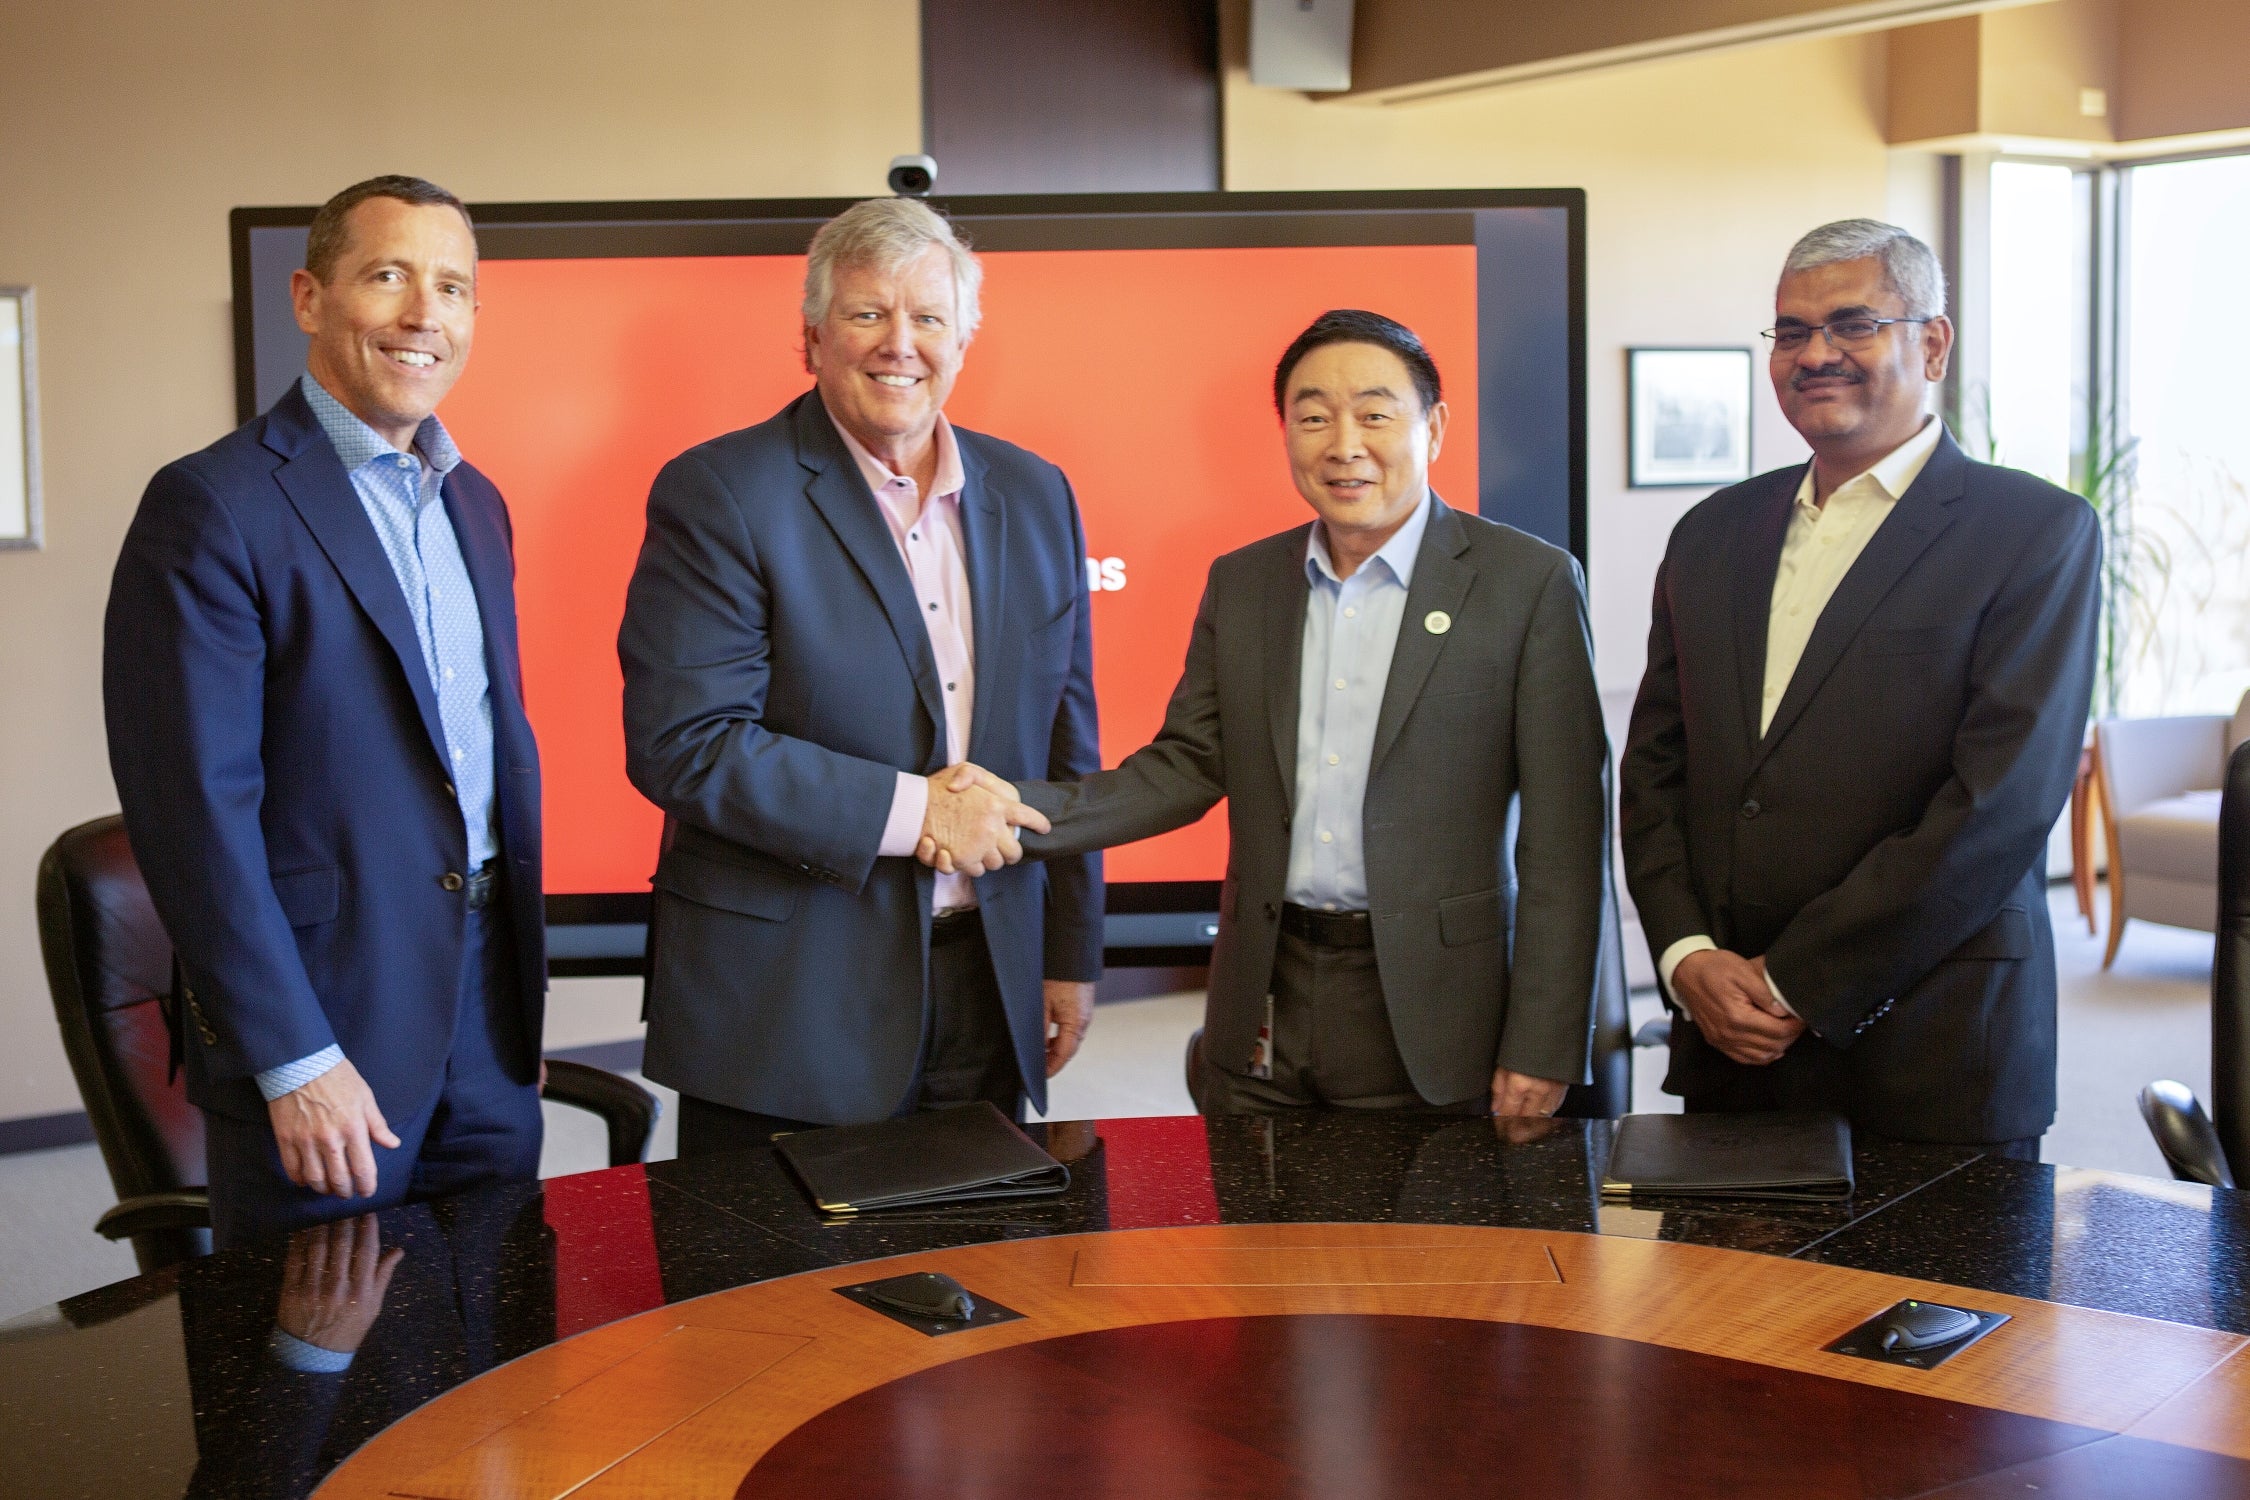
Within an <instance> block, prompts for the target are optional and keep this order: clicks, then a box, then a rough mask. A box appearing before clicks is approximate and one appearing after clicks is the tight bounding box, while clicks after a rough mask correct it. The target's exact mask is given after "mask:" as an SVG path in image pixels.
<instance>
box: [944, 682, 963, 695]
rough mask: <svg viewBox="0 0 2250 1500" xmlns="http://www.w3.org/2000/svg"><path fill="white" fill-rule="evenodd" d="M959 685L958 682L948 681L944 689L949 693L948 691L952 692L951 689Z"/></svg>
mask: <svg viewBox="0 0 2250 1500" xmlns="http://www.w3.org/2000/svg"><path fill="white" fill-rule="evenodd" d="M960 685H961V684H959V683H958V682H949V683H947V684H946V685H945V690H946V691H947V692H949V693H950V692H952V691H953V690H954V689H955V688H957V687H959V686H960Z"/></svg>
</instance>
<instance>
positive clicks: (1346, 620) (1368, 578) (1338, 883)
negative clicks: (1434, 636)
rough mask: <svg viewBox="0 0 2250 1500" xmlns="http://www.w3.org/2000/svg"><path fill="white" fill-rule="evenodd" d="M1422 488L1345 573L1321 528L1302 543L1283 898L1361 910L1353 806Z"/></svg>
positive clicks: (1416, 541) (1415, 548) (1422, 525)
mask: <svg viewBox="0 0 2250 1500" xmlns="http://www.w3.org/2000/svg"><path fill="white" fill-rule="evenodd" d="M1440 503H1441V502H1440V501H1439V500H1438V499H1437V497H1436V496H1434V495H1433V496H1431V497H1430V498H1429V499H1428V500H1427V501H1425V502H1424V503H1423V504H1422V505H1421V507H1420V508H1419V509H1417V510H1416V511H1415V512H1414V514H1413V515H1411V516H1409V517H1407V520H1406V524H1405V525H1403V526H1401V527H1399V529H1398V530H1397V531H1395V532H1393V533H1392V534H1391V539H1390V540H1389V541H1387V542H1385V543H1383V545H1382V547H1381V548H1380V549H1378V550H1377V551H1376V553H1375V555H1374V556H1373V557H1371V558H1369V559H1368V560H1367V561H1366V562H1364V563H1361V564H1360V565H1359V567H1358V568H1357V569H1356V570H1355V571H1354V572H1353V573H1352V576H1351V577H1349V578H1338V577H1337V576H1336V565H1335V563H1334V561H1333V560H1332V559H1331V558H1330V556H1329V552H1328V534H1327V528H1326V527H1325V526H1322V525H1320V524H1317V523H1316V524H1315V525H1314V526H1313V529H1312V541H1311V544H1310V545H1308V546H1307V547H1306V549H1305V579H1306V581H1307V582H1308V583H1309V584H1311V586H1312V588H1311V592H1310V593H1309V594H1308V595H1307V597H1306V599H1305V641H1304V645H1305V653H1304V660H1303V663H1302V665H1301V666H1300V668H1299V671H1298V678H1297V795H1296V804H1295V807H1294V809H1293V813H1292V816H1291V818H1290V823H1289V874H1288V879H1287V881H1286V882H1285V883H1284V885H1283V888H1282V894H1283V896H1284V897H1285V898H1286V899H1287V900H1289V901H1293V902H1295V903H1296V904H1297V905H1299V906H1308V907H1312V908H1314V909H1315V910H1319V911H1365V910H1366V909H1367V856H1366V845H1365V844H1364V842H1363V841H1362V839H1361V821H1360V820H1361V811H1362V806H1363V804H1364V803H1365V802H1366V801H1367V772H1368V768H1369V762H1370V761H1371V760H1372V759H1373V758H1374V754H1375V720H1376V718H1377V717H1378V716H1379V715H1380V714H1381V712H1382V709H1383V689H1384V687H1385V686H1386V685H1387V684H1388V683H1389V682H1390V678H1391V653H1392V651H1393V650H1394V649H1396V647H1397V645H1398V632H1399V620H1400V617H1401V616H1402V615H1404V614H1405V612H1406V591H1407V589H1408V587H1409V586H1411V585H1412V584H1413V582H1414V558H1415V554H1416V553H1418V552H1419V551H1421V548H1422V533H1423V532H1424V531H1426V530H1428V529H1429V524H1430V507H1431V506H1433V505H1437V504H1440Z"/></svg>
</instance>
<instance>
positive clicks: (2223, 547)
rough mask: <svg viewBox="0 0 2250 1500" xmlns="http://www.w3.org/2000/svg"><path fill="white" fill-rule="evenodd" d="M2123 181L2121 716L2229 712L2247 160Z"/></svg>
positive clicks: (2243, 544)
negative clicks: (2126, 610) (2125, 516)
mask: <svg viewBox="0 0 2250 1500" xmlns="http://www.w3.org/2000/svg"><path fill="white" fill-rule="evenodd" d="M2124 177H2125V190H2124V205H2125V215H2126V217H2125V227H2124V234H2123V249H2124V258H2123V266H2122V270H2121V278H2120V279H2121V286H2120V292H2121V297H2122V310H2123V327H2124V337H2123V340H2122V350H2121V353H2122V361H2121V363H2122V369H2121V370H2120V376H2121V379H2122V381H2123V386H2124V391H2123V395H2124V403H2123V409H2124V425H2125V427H2126V429H2127V431H2128V432H2129V434H2130V436H2131V438H2132V440H2133V442H2134V450H2133V453H2132V461H2133V464H2134V466H2135V470H2136V474H2137V485H2136V488H2135V500H2134V504H2133V508H2132V532H2133V566H2132V574H2131V576H2132V579H2133V600H2132V608H2131V620H2132V628H2131V630H2130V632H2129V634H2128V638H2127V649H2126V654H2125V660H2124V662H2123V663H2122V668H2123V670H2122V673H2121V677H2122V687H2123V701H2122V711H2123V712H2124V713H2126V714H2128V715H2132V716H2136V717H2139V716H2146V715H2155V714H2183V713H2232V712H2233V711H2234V707H2235V704H2236V702H2237V701H2238V700H2239V699H2240V698H2241V697H2242V694H2243V692H2244V690H2245V689H2250V491H2246V489H2245V485H2246V483H2250V357H2245V355H2244V353H2243V350H2242V345H2241V342H2240V338H2239V335H2238V334H2237V332H2236V331H2235V330H2234V329H2233V328H2232V327H2230V326H2229V323H2230V319H2229V313H2230V311H2231V309H2232V308H2233V305H2234V302H2235V298H2236V295H2237V293H2238V292H2239V290H2240V289H2241V287H2242V285H2243V281H2244V271H2243V268H2244V255H2245V253H2246V252H2245V248H2244V247H2245V246H2250V156H2228V157H2215V158H2209V159H2205V160H2200V161H2183V162H2167V163H2162V164H2158V165H2152V166H2143V167H2133V168H2129V169H2127V171H2126V172H2125V174H2124Z"/></svg>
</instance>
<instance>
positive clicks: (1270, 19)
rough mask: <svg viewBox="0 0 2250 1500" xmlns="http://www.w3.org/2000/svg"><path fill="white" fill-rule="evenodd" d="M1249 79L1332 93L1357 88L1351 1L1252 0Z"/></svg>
mask: <svg viewBox="0 0 2250 1500" xmlns="http://www.w3.org/2000/svg"><path fill="white" fill-rule="evenodd" d="M1250 81H1251V82H1252V83H1255V84H1258V85H1260V86H1261V87H1264V88H1269V89H1304V90H1306V91H1308V92H1315V93H1333V92H1335V91H1337V90H1339V89H1348V88H1350V87H1351V86H1352V0H1251V5H1250Z"/></svg>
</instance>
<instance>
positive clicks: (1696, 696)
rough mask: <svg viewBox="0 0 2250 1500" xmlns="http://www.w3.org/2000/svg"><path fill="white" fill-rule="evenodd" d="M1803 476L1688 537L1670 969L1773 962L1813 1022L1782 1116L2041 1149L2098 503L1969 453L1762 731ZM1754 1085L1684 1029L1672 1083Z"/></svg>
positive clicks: (1630, 865)
mask: <svg viewBox="0 0 2250 1500" xmlns="http://www.w3.org/2000/svg"><path fill="white" fill-rule="evenodd" d="M1804 472H1805V471H1804V468H1803V466H1802V465H1799V466H1797V467H1795V468H1790V469H1782V470H1777V471H1775V472H1773V473H1770V474H1763V475H1760V476H1759V477H1757V478H1755V479H1752V480H1749V481H1747V482H1745V483H1743V484H1738V485H1735V486H1734V487H1732V488H1731V489H1725V490H1721V491H1719V492H1718V493H1717V494H1715V495H1713V496H1711V498H1709V499H1708V500H1705V501H1704V502H1703V503H1702V504H1700V505H1698V506H1696V507H1695V509H1693V510H1691V511H1689V512H1688V513H1687V515H1686V516H1685V517H1684V518H1682V519H1681V521H1680V523H1679V525H1678V526H1676V527H1675V528H1673V531H1672V539H1671V543H1670V545H1669V546H1668V547H1667V549H1666V551H1665V555H1664V564H1663V567H1662V568H1661V569H1660V570H1659V572H1658V573H1657V579H1656V603H1655V610H1654V619H1653V623H1652V625H1651V627H1650V630H1649V648H1648V671H1647V675H1646V676H1645V677H1643V678H1642V680H1641V689H1640V696H1639V699H1638V701H1637V702H1636V703H1635V704H1634V706H1633V721H1632V730H1631V733H1630V735H1629V736H1628V739H1627V744H1626V750H1625V757H1624V760H1623V762H1622V775H1621V778H1620V779H1621V782H1622V792H1623V816H1622V823H1623V832H1624V844H1625V868H1626V880H1627V882H1628V883H1629V884H1630V885H1631V887H1632V891H1633V900H1634V903H1635V904H1636V905H1637V906H1638V907H1639V908H1640V916H1641V925H1642V926H1643V928H1645V929H1646V931H1647V933H1648V941H1649V951H1650V952H1651V953H1652V954H1655V955H1661V954H1662V953H1663V952H1664V950H1665V949H1666V948H1668V947H1670V946H1671V945H1672V944H1673V943H1675V942H1677V941H1679V940H1680V939H1681V938H1683V937H1688V936H1692V935H1694V934H1696V933H1705V934H1708V935H1709V936H1710V937H1712V938H1713V939H1714V940H1715V941H1716V942H1717V943H1718V944H1719V946H1720V947H1722V948H1727V949H1731V950H1732V951H1734V952H1737V953H1740V954H1743V955H1745V956H1756V955H1759V954H1763V955H1764V956H1765V958H1766V962H1767V967H1768V970H1769V972H1771V974H1772V975H1773V979H1774V983H1775V984H1777V985H1778V986H1780V989H1781V993H1782V994H1783V995H1784V996H1785V997H1787V999H1788V1001H1789V1003H1790V1005H1791V1007H1792V1008H1794V1009H1795V1010H1796V1012H1797V1013H1798V1015H1800V1016H1802V1017H1803V1018H1804V1020H1805V1022H1806V1024H1807V1026H1808V1027H1810V1031H1809V1033H1808V1034H1807V1035H1805V1036H1804V1037H1801V1038H1799V1039H1798V1041H1797V1043H1796V1044H1795V1045H1794V1046H1792V1047H1791V1048H1790V1050H1789V1052H1788V1053H1787V1054H1786V1055H1785V1056H1784V1057H1783V1058H1782V1059H1781V1060H1780V1061H1779V1062H1777V1063H1775V1064H1773V1065H1772V1068H1771V1069H1770V1073H1769V1078H1768V1080H1766V1081H1770V1083H1771V1084H1772V1089H1773V1094H1774V1097H1775V1098H1776V1099H1777V1100H1778V1101H1779V1102H1780V1103H1782V1104H1783V1105H1785V1106H1789V1107H1802V1108H1822V1109H1835V1110H1839V1111H1841V1112H1844V1113H1847V1114H1849V1115H1850V1116H1851V1117H1852V1119H1853V1120H1854V1122H1855V1123H1857V1124H1859V1125H1862V1126H1864V1127H1866V1128H1868V1129H1871V1130H1875V1131H1879V1132H1881V1133H1882V1134H1885V1135H1891V1136H1898V1137H1903V1138H1905V1139H1909V1140H1935V1141H2008V1140H2016V1139H2020V1138H2022V1137H2024V1136H2031V1135H2037V1134H2039V1133H2040V1132H2041V1131H2043V1130H2045V1129H2046V1128H2047V1126H2048V1124H2049V1123H2050V1122H2052V1120H2053V1118H2054V1109H2055V951H2054V942H2053V938H2052V935H2051V932H2050V929H2049V926H2048V921H2047V897H2046V849H2047V836H2048V833H2049V831H2050V830H2052V829H2053V828H2054V826H2055V820H2056V818H2057V817H2058V816H2059V815H2060V814H2061V811H2062V806H2063V802H2064V800H2065V799H2066V798H2067V797H2068V796H2069V795H2070V785H2071V781H2072V778H2073V777H2074V776H2075V775H2076V773H2077V769H2078V753H2079V747H2080V745H2081V744H2082V743H2083V741H2084V737H2085V732H2086V710H2087V704H2088V701H2089V699H2090V697H2091V694H2092V689H2093V679H2094V639H2095V636H2094V632H2095V623H2096V618H2097V615H2098V583H2099V578H2100V572H2101V535H2100V527H2099V526H2098V525H2097V523H2096V519H2095V516H2094V512H2093V509H2092V507H2090V506H2088V505H2087V504H2086V502H2085V501H2083V500H2081V499H2079V498H2078V497H2077V496H2075V495H2072V494H2069V493H2067V492H2065V491H2063V490H2059V489H2057V488H2056V487H2055V486H2053V485H2051V484H2048V483H2046V482H2044V481H2042V480H2039V479H2035V478H2033V477H2032V476H2031V475H2029V474H2022V473H2018V472H2016V471H2015V470H2013V469H2003V468H1996V467H1994V466H1992V465H1990V464H1980V463H1975V462H1972V461H1971V460H1969V459H1968V458H1967V457H1965V456H1964V455H1963V454H1962V452H1961V450H1960V449H1959V448H1958V447H1956V446H1955V445H1954V443H1953V440H1952V439H1951V438H1950V437H1941V438H1940V439H1939V441H1938V446H1937V449H1936V451H1935V452H1933V453H1932V454H1931V455H1930V459H1929V462H1928V463H1927V464H1926V465H1925V466H1924V467H1923V469H1922V473H1921V476H1920V477H1919V478H1917V479H1916V480H1915V481H1914V483H1913V484H1912V485H1911V486H1909V487H1908V489H1907V492H1906V493H1905V494H1904V495H1902V496H1900V497H1899V500H1898V503H1897V505H1896V506H1895V507H1894V508H1893V510H1892V512H1891V514H1890V515H1889V516H1888V517H1886V518H1885V519H1884V521H1883V524H1882V525H1881V526H1880V527H1878V528H1877V529H1876V532H1875V534H1874V536H1873V537H1871V538H1870V539H1869V540H1868V543H1867V548H1866V550H1865V551H1864V552H1862V553H1861V554H1860V556H1859V559H1858V560H1857V561H1856V562H1855V563H1853V565H1852V567H1851V569H1850V571H1849V572H1847V573H1846V574H1845V575H1844V578H1843V581H1842V582H1841V583H1839V584H1838V585H1837V587H1836V592H1835V594H1834V595H1833V596H1832V597H1831V598H1830V599H1829V601H1828V606H1827V608H1826V609H1824V610H1822V611H1821V615H1820V619H1819V622H1818V623H1817V624H1816V625H1815V627H1814V629H1813V633H1812V638H1811V640H1810V641H1809V642H1807V644H1806V646H1805V654H1804V657H1803V659H1802V660H1801V661H1800V662H1799V663H1798V665H1797V670H1796V673H1795V675H1793V676H1792V677H1791V678H1790V680H1789V686H1788V689H1787V691H1786V692H1784V693H1783V695H1782V699H1781V702H1780V703H1779V704H1778V705H1777V706H1776V708H1775V710H1774V716H1773V722H1772V724H1771V725H1769V726H1768V727H1767V728H1766V730H1765V732H1764V733H1763V734H1760V733H1759V728H1758V718H1759V712H1760V709H1761V707H1762V699H1763V697H1764V690H1765V670H1766V667H1765V662H1766V633H1767V619H1768V614H1769V607H1770V601H1771V600H1772V598H1773V585H1774V577H1775V575H1776V573H1777V571H1778V570H1779V567H1780V561H1781V544H1782V541H1783V538H1784V537H1785V536H1786V535H1787V533H1788V528H1789V516H1790V510H1791V507H1792V505H1793V504H1794V502H1795V497H1796V493H1797V486H1798V484H1799V482H1800V481H1801V480H1802V478H1803V477H1804ZM1747 1071H1750V1070H1747V1069H1745V1068H1744V1067H1743V1065H1741V1064H1739V1063H1735V1062H1732V1061H1730V1060H1729V1059H1727V1058H1726V1057H1725V1056H1723V1055H1722V1054H1721V1053H1720V1052H1719V1051H1718V1049H1717V1048H1715V1047H1713V1046H1711V1045H1710V1044H1709V1043H1707V1042H1705V1041H1704V1040H1703V1038H1702V1036H1701V1034H1700V1033H1699V1032H1697V1031H1696V1029H1695V1028H1694V1027H1693V1026H1690V1025H1685V1024H1678V1025H1675V1026H1674V1027H1673V1028H1672V1070H1671V1075H1670V1077H1669V1078H1668V1079H1667V1080H1666V1087H1667V1088H1668V1089H1670V1090H1671V1091H1672V1092H1674V1093H1679V1094H1684V1095H1686V1096H1687V1097H1688V1098H1689V1099H1690V1100H1691V1101H1693V1100H1696V1099H1697V1098H1699V1097H1703V1098H1725V1097H1727V1096H1728V1090H1729V1089H1730V1088H1733V1087H1736V1086H1738V1085H1740V1084H1741V1083H1742V1082H1744V1080H1743V1079H1741V1078H1740V1077H1739V1075H1741V1074H1743V1073H1745V1072H1747Z"/></svg>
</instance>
